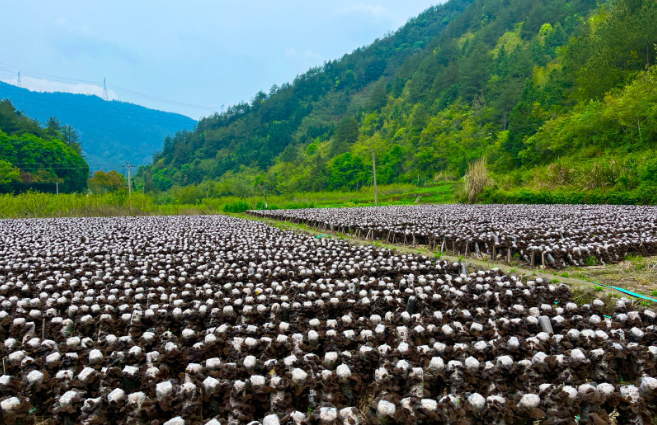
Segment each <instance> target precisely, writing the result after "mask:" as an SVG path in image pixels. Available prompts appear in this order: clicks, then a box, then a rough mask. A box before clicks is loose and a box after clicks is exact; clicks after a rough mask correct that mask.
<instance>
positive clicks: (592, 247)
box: [249, 205, 657, 268]
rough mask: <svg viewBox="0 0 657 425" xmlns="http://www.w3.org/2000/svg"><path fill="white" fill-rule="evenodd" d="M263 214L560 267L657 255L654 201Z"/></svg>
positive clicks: (380, 237)
mask: <svg viewBox="0 0 657 425" xmlns="http://www.w3.org/2000/svg"><path fill="white" fill-rule="evenodd" d="M249 214H252V215H254V216H258V217H267V218H273V219H277V220H285V221H291V222H294V223H303V224H307V225H309V226H312V227H317V228H321V229H324V230H335V231H339V232H352V233H355V234H356V235H357V236H361V237H364V238H367V239H378V240H385V241H388V242H392V243H400V244H402V243H403V244H411V245H417V244H422V245H430V246H431V247H432V248H433V249H436V250H440V251H442V252H445V251H450V252H455V253H458V254H463V255H466V256H468V255H474V256H483V255H486V256H488V257H489V258H491V259H496V260H508V261H510V260H511V259H512V258H519V259H521V260H524V261H526V262H527V263H528V264H531V265H532V266H534V265H545V266H550V267H554V268H563V267H567V266H569V265H574V266H587V265H588V266H591V265H596V264H609V263H617V262H619V261H623V260H624V258H625V257H626V256H627V255H629V254H633V255H642V256H650V255H657V207H653V206H633V205H418V206H392V207H380V208H372V207H365V208H324V209H299V210H274V211H249Z"/></svg>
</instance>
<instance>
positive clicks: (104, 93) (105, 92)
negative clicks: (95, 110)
mask: <svg viewBox="0 0 657 425" xmlns="http://www.w3.org/2000/svg"><path fill="white" fill-rule="evenodd" d="M103 99H105V100H109V98H108V97H107V81H105V78H103Z"/></svg>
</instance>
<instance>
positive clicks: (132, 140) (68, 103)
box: [0, 82, 196, 171]
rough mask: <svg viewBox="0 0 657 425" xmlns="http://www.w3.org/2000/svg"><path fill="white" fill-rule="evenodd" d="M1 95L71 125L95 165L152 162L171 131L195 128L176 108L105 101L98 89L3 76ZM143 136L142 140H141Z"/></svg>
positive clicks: (36, 113)
mask: <svg viewBox="0 0 657 425" xmlns="http://www.w3.org/2000/svg"><path fill="white" fill-rule="evenodd" d="M0 99H9V100H10V101H11V102H12V104H13V105H14V106H15V107H16V108H17V109H18V110H21V111H23V112H25V113H26V114H27V115H29V116H31V117H32V118H35V119H37V120H39V121H40V122H42V123H45V122H46V121H47V120H48V119H49V118H50V117H55V118H57V119H58V120H59V121H60V122H61V124H63V125H71V126H72V127H73V128H74V130H75V131H76V132H77V133H78V135H79V136H80V143H81V146H82V150H83V153H84V154H85V157H86V160H87V162H88V163H89V167H90V169H91V170H92V171H96V170H99V169H104V170H105V171H109V170H111V169H119V167H120V166H121V164H124V163H125V162H126V161H130V162H131V163H133V164H135V165H144V164H146V163H148V162H150V160H151V158H152V154H153V152H155V151H158V150H160V149H161V147H162V142H163V140H164V138H165V137H166V136H167V135H173V134H175V133H176V132H177V131H182V130H192V129H193V128H194V126H195V125H196V121H195V120H193V119H192V118H189V117H187V116H184V115H181V114H176V113H173V112H166V111H160V110H156V109H150V108H146V107H144V106H140V105H136V104H133V103H129V102H121V101H105V100H103V99H101V98H100V97H98V96H95V95H84V94H73V93H63V92H55V93H50V92H34V91H30V90H28V89H24V88H20V87H16V86H13V85H10V84H7V83H4V82H0ZM136 141H139V142H136Z"/></svg>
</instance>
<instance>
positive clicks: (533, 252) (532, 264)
mask: <svg viewBox="0 0 657 425" xmlns="http://www.w3.org/2000/svg"><path fill="white" fill-rule="evenodd" d="M534 254H535V251H532V263H531V266H532V267H534V264H536V263H535V262H534Z"/></svg>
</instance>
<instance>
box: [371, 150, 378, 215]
mask: <svg viewBox="0 0 657 425" xmlns="http://www.w3.org/2000/svg"><path fill="white" fill-rule="evenodd" d="M372 174H373V176H374V206H375V207H378V206H379V191H378V189H377V187H376V158H374V149H372Z"/></svg>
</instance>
